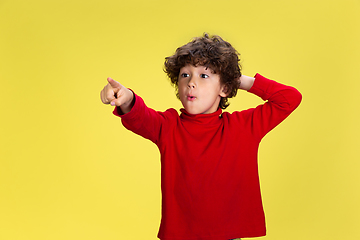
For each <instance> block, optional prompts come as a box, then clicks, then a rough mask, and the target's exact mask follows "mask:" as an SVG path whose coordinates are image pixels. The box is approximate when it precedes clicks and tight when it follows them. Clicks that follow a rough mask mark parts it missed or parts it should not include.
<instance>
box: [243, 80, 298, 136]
mask: <svg viewBox="0 0 360 240" xmlns="http://www.w3.org/2000/svg"><path fill="white" fill-rule="evenodd" d="M249 92H250V93H253V94H255V95H257V96H259V97H261V98H262V99H263V100H264V101H267V102H265V103H264V104H262V105H259V106H257V107H256V108H255V109H249V110H246V111H244V112H243V113H245V114H246V115H250V116H248V117H250V118H251V128H252V131H253V134H254V135H255V136H256V137H258V138H259V139H261V138H262V137H264V136H265V134H266V133H268V132H269V131H270V130H272V129H273V128H274V127H276V126H277V125H278V124H279V123H281V122H282V121H283V120H284V119H285V118H286V117H287V116H289V115H290V113H291V112H293V111H294V110H295V109H296V108H297V106H298V105H299V104H300V102H301V99H302V95H301V94H300V92H299V91H298V90H296V89H295V88H293V87H290V86H286V85H283V84H281V83H278V82H275V81H273V80H270V79H267V78H265V77H263V76H261V75H260V74H256V76H255V82H254V85H253V86H252V87H251V89H250V90H249Z"/></svg>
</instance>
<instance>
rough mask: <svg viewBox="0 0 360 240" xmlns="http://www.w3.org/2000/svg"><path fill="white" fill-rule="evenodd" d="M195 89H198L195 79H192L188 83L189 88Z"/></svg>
mask: <svg viewBox="0 0 360 240" xmlns="http://www.w3.org/2000/svg"><path fill="white" fill-rule="evenodd" d="M195 87H196V83H195V78H194V77H192V78H190V80H189V82H188V88H195Z"/></svg>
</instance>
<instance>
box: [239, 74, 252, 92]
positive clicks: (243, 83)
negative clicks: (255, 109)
mask: <svg viewBox="0 0 360 240" xmlns="http://www.w3.org/2000/svg"><path fill="white" fill-rule="evenodd" d="M254 81H255V78H253V77H249V76H245V75H242V76H241V77H240V87H239V89H242V90H246V91H249V90H250V88H251V87H252V86H253V85H254Z"/></svg>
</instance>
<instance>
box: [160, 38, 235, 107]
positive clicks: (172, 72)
mask: <svg viewBox="0 0 360 240" xmlns="http://www.w3.org/2000/svg"><path fill="white" fill-rule="evenodd" d="M239 56H240V54H239V53H238V52H237V51H236V50H235V49H234V48H233V47H232V46H231V44H230V43H228V42H226V41H224V40H223V39H222V38H221V37H220V36H217V35H213V36H209V35H208V34H207V33H204V35H203V36H202V37H196V38H194V39H193V40H192V41H191V42H189V43H187V44H185V45H184V46H182V47H179V48H177V49H176V52H175V54H174V55H172V56H170V57H166V58H165V63H164V72H165V73H166V74H167V76H168V77H169V79H170V81H171V84H172V85H173V86H174V87H175V91H176V96H177V97H178V98H179V92H178V79H179V73H180V69H181V68H182V67H184V66H185V65H187V64H191V65H193V66H206V67H208V68H210V69H211V70H212V71H213V72H214V73H215V74H219V75H220V83H221V84H222V85H223V86H225V87H224V90H225V93H226V94H227V96H226V97H221V100H220V103H219V107H220V108H221V109H225V108H227V107H228V106H229V105H230V103H229V102H228V98H232V97H235V96H236V94H237V90H238V89H239V86H240V81H239V78H240V77H241V66H240V64H239V61H240V58H239Z"/></svg>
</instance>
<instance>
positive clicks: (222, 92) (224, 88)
mask: <svg viewBox="0 0 360 240" xmlns="http://www.w3.org/2000/svg"><path fill="white" fill-rule="evenodd" d="M227 90H228V88H227V86H226V85H225V84H223V85H222V86H221V89H220V93H219V95H220V97H227V96H228V93H227Z"/></svg>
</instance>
